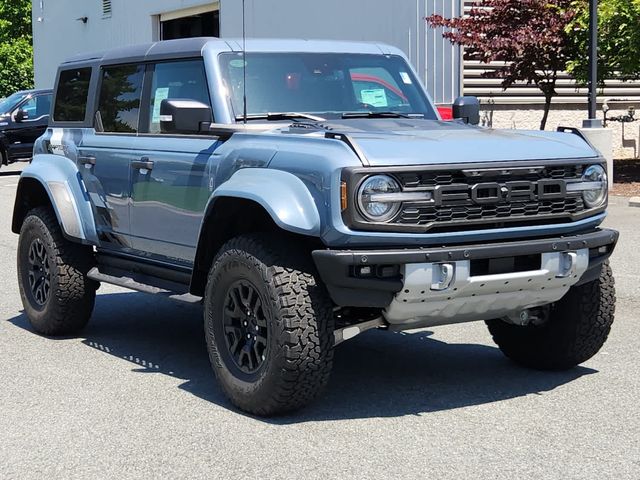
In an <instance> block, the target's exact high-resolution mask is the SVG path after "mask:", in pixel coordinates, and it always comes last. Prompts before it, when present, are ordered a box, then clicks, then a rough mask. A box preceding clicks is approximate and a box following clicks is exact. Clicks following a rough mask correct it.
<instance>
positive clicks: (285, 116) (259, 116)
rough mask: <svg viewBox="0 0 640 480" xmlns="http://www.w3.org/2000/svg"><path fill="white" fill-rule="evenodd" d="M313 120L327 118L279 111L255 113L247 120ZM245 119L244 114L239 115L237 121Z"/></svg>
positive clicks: (248, 116)
mask: <svg viewBox="0 0 640 480" xmlns="http://www.w3.org/2000/svg"><path fill="white" fill-rule="evenodd" d="M299 119H304V120H313V121H314V122H324V121H325V119H324V118H322V117H317V116H315V115H310V114H308V113H298V112H279V113H255V114H251V115H247V120H267V121H268V122H277V121H279V120H299ZM243 120H244V115H237V116H236V121H238V122H241V121H243Z"/></svg>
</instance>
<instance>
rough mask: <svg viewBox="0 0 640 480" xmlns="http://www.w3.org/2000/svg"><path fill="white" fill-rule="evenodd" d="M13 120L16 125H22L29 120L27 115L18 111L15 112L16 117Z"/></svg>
mask: <svg viewBox="0 0 640 480" xmlns="http://www.w3.org/2000/svg"><path fill="white" fill-rule="evenodd" d="M14 118H15V119H16V123H22V122H24V121H25V120H29V114H28V113H27V112H25V111H24V110H22V109H20V110H18V111H17V112H16V115H15V117H14Z"/></svg>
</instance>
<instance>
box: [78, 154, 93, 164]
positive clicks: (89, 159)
mask: <svg viewBox="0 0 640 480" xmlns="http://www.w3.org/2000/svg"><path fill="white" fill-rule="evenodd" d="M78 162H80V165H85V166H86V165H95V164H96V157H94V156H93V155H86V156H82V157H78Z"/></svg>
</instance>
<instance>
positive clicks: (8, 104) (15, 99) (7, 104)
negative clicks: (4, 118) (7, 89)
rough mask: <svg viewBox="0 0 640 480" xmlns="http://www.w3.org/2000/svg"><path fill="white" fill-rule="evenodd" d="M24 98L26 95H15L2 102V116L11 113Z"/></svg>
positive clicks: (0, 109) (0, 104)
mask: <svg viewBox="0 0 640 480" xmlns="http://www.w3.org/2000/svg"><path fill="white" fill-rule="evenodd" d="M23 98H24V93H20V92H19V93H14V94H13V95H10V96H8V97H7V98H5V99H4V100H2V101H0V115H3V114H5V113H9V112H11V110H13V109H14V107H15V106H16V105H17V104H18V103H19V102H20V101H21V100H22V99H23Z"/></svg>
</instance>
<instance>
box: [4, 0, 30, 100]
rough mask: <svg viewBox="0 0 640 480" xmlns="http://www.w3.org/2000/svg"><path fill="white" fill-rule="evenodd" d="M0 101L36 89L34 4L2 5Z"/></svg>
mask: <svg viewBox="0 0 640 480" xmlns="http://www.w3.org/2000/svg"><path fill="white" fill-rule="evenodd" d="M0 66H1V68H0V97H4V96H7V95H10V94H12V93H13V92H15V91H17V90H23V89H27V88H33V46H32V34H31V0H11V1H2V2H0Z"/></svg>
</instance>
